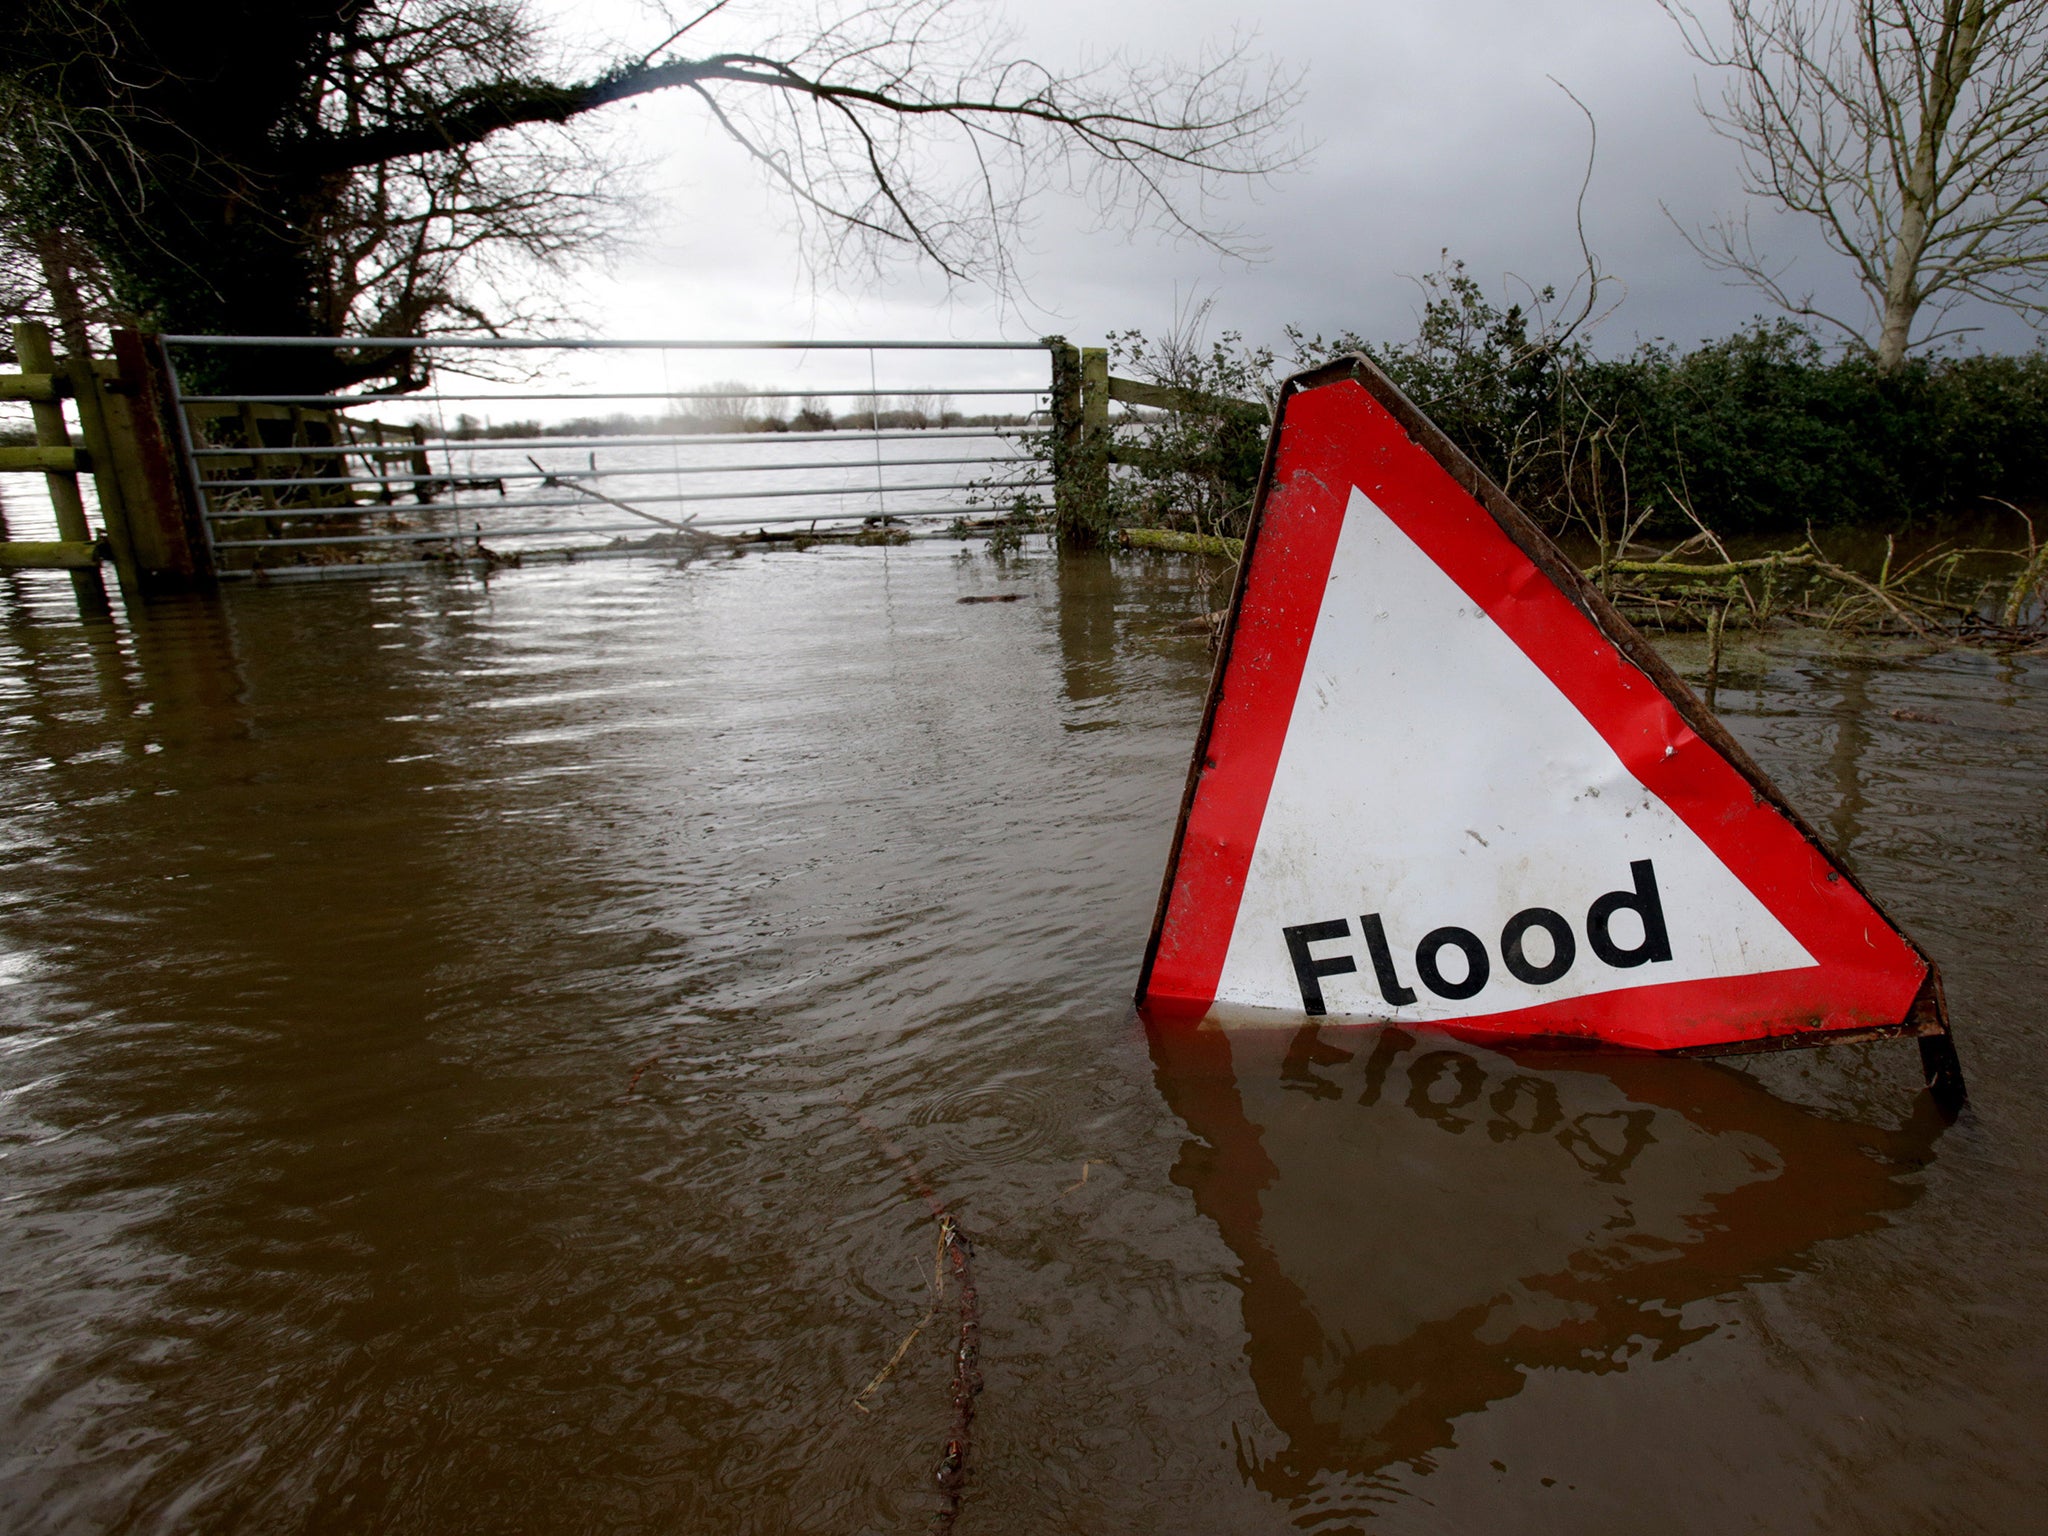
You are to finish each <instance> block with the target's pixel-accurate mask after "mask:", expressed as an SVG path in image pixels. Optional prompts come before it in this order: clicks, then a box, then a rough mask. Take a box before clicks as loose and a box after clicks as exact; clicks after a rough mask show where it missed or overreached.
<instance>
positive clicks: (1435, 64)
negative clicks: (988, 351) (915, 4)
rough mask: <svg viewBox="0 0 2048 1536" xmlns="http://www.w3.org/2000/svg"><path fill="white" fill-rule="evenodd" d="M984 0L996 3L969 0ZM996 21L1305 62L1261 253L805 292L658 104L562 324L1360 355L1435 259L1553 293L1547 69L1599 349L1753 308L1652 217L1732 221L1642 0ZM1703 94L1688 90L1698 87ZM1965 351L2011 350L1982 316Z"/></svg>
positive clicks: (2015, 341)
mask: <svg viewBox="0 0 2048 1536" xmlns="http://www.w3.org/2000/svg"><path fill="white" fill-rule="evenodd" d="M546 3H547V4H548V5H549V6H550V7H551V8H552V9H554V10H555V11H556V13H557V14H558V15H560V16H561V17H562V20H561V21H559V22H558V23H557V24H558V26H560V28H561V30H562V34H563V36H564V37H565V38H566V37H574V38H576V39H579V40H580V41H581V42H582V43H584V45H586V46H589V47H593V48H597V49H598V50H599V51H602V50H603V47H604V42H605V39H607V38H619V39H629V38H636V37H637V38H639V39H641V40H642V46H647V45H648V44H651V42H652V41H653V37H652V36H651V35H650V34H651V33H653V30H654V28H655V26H656V22H655V21H654V20H653V19H651V18H650V16H649V13H648V12H647V10H646V9H645V8H644V7H643V6H642V5H641V3H640V0H584V3H581V4H577V5H574V6H573V7H572V6H571V5H569V4H568V0H546ZM992 3H994V4H996V5H997V6H998V7H999V8H1000V7H1001V6H1002V5H1003V0H992ZM1008 14H1009V16H1010V19H1011V21H1012V23H1013V24H1014V25H1016V26H1017V27H1018V28H1019V30H1020V31H1021V32H1022V34H1023V39H1022V40H1023V45H1024V47H1025V48H1026V49H1027V50H1028V51H1029V52H1031V53H1032V54H1033V55H1035V56H1037V57H1040V58H1042V59H1044V60H1046V61H1047V62H1052V63H1059V62H1062V61H1065V60H1080V59H1082V58H1084V57H1086V56H1088V55H1090V54H1095V55H1100V54H1102V53H1104V52H1107V51H1110V50H1113V49H1123V50H1127V51H1130V52H1134V53H1140V54H1151V55H1155V56H1156V55H1162V54H1164V55H1174V54H1179V55H1182V56H1186V55H1188V54H1191V53H1192V52H1193V50H1194V48H1195V47H1196V45H1197V44H1198V42H1199V41H1200V40H1201V39H1203V38H1212V39H1213V38H1225V37H1227V36H1228V35H1229V34H1230V32H1231V29H1232V28H1233V27H1234V26H1242V25H1244V24H1245V23H1246V22H1247V20H1252V21H1255V24H1256V26H1257V29H1258V37H1257V46H1258V47H1259V49H1260V50H1262V51H1263V52H1264V53H1266V54H1268V55H1270V56H1271V57H1273V58H1274V59H1276V60H1277V61H1279V62H1281V63H1283V64H1286V65H1291V66H1300V67H1303V68H1305V69H1306V71H1307V74H1306V81H1305V97H1304V102H1303V105H1302V107H1301V110H1300V113H1299V118H1298V122H1299V127H1300V129H1301V131H1302V133H1303V135H1304V136H1305V137H1306V138H1307V139H1308V140H1310V141H1311V142H1312V144H1313V146H1314V147H1313V151H1312V153H1311V155H1310V157H1309V159H1308V161H1307V163H1306V164H1305V165H1304V167H1303V168H1302V169H1300V170H1299V171H1296V172H1293V173H1290V174H1288V175H1286V176H1284V177H1282V178H1280V179H1279V180H1277V181H1275V182H1273V183H1272V184H1270V185H1268V186H1267V187H1265V188H1264V189H1263V190H1261V191H1259V192H1258V193H1257V194H1256V195H1255V196H1254V195H1246V196H1243V197H1241V198H1240V199H1239V200H1238V201H1237V202H1236V204H1235V205H1234V206H1233V207H1231V208H1230V210H1229V211H1228V215H1227V216H1228V218H1229V219H1230V220H1231V221H1232V222H1234V223H1237V224H1239V225H1241V226H1243V227H1245V228H1246V229H1247V230H1248V231H1249V232H1251V233H1252V234H1254V235H1255V236H1256V237H1257V238H1258V239H1259V240H1260V241H1261V243H1263V244H1264V245H1265V246H1266V247H1267V248H1268V254H1267V256H1266V258H1265V259H1264V260H1262V261H1260V262H1257V263H1255V264H1252V265H1249V266H1247V265H1244V264H1242V263H1233V262H1228V261H1224V260H1221V259H1219V258H1218V257H1217V256H1216V255H1215V254H1214V253H1212V252H1208V251H1205V250H1203V249H1201V248H1199V247H1195V246H1189V245H1180V246H1176V245H1173V244H1170V243H1163V242H1161V241H1160V240H1159V239H1157V238H1155V237H1153V236H1151V235H1149V234H1141V235H1139V236H1138V237H1137V238H1136V239H1134V240H1133V239H1126V238H1124V237H1123V236H1121V235H1120V234H1118V233H1115V232H1104V231H1100V230H1095V229H1093V227H1092V226H1093V223H1094V220H1093V219H1092V217H1091V216H1090V215H1089V214H1088V213H1087V211H1086V210H1085V209H1084V208H1081V207H1079V206H1076V201H1075V200H1073V199H1068V198H1061V197H1052V198H1048V199H1046V200H1044V201H1043V202H1041V203H1040V204H1039V205H1038V207H1037V209H1036V216H1037V217H1036V221H1035V226H1034V228H1033V230H1032V232H1031V238H1030V243H1029V248H1028V249H1027V250H1026V251H1025V252H1024V253H1023V254H1022V256H1021V259H1020V265H1021V267H1022V269H1023V271H1024V273H1025V276H1026V279H1027V282H1028V285H1029V298H1030V300H1031V301H1032V302H1031V303H1028V304H1025V305H1024V306H1022V307H1021V309H1020V308H1019V307H1016V306H1012V307H1011V308H1010V309H1009V310H1008V311H1007V312H1006V311H1005V309H1004V307H1003V306H1002V304H1001V303H1000V302H999V301H998V300H997V298H996V297H995V296H994V295H991V294H989V293H987V292H980V291H974V290H968V291H962V292H955V293H953V294H952V295H950V296H949V295H948V293H947V290H946V284H945V283H944V281H943V280H942V279H941V278H940V277H939V276H938V275H937V274H935V273H933V272H931V271H929V270H928V269H919V268H917V267H914V266H910V265H905V266H903V267H900V268H898V269H896V270H895V271H893V272H892V273H891V274H890V276H889V277H888V278H887V279H886V280H884V281H881V282H875V281H872V280H869V281H847V280H840V279H831V278H828V279H826V280H825V281H824V282H822V283H814V282H813V281H812V280H811V279H810V278H809V277H807V276H806V274H805V273H804V271H803V269H802V266H801V264H800V263H799V261H798V260H797V259H796V258H795V256H794V254H793V252H792V251H791V249H790V242H789V237H788V228H787V217H786V214H787V210H786V206H785V204H784V203H783V202H782V201H780V200H779V199H778V198H777V197H776V196H775V195H774V194H773V193H772V192H771V191H770V190H769V189H768V188H767V187H766V186H765V185H764V183H763V180H762V178H761V177H760V176H759V175H758V174H757V173H756V171H755V168H754V167H753V166H752V165H751V164H750V163H749V162H748V161H747V160H746V159H745V158H744V157H743V156H742V155H741V154H739V153H738V152H737V151H736V150H734V149H733V148H731V147H730V146H729V145H727V144H725V143H724V142H723V141H722V140H721V139H720V138H719V137H718V135H717V133H716V131H715V130H714V129H712V128H711V127H710V126H709V125H708V124H707V122H706V121H705V116H704V113H703V110H702V108H701V106H700V105H699V104H697V103H696V102H694V101H692V100H690V99H688V98H687V97H686V96H683V95H680V94H671V95H669V96H666V97H658V98H650V99H647V100H645V101H643V102H641V103H639V104H638V106H637V107H636V108H633V109H619V108H614V109H610V115H611V119H612V122H611V126H610V128H609V130H608V131H612V132H617V133H618V134H620V136H621V138H622V139H623V140H624V141H625V142H627V143H629V144H630V145H631V146H632V147H633V148H634V149H635V151H636V152H639V153H643V154H648V155H651V156H653V157H654V159H653V163H652V164H651V165H650V166H649V167H648V169H647V172H646V175H645V179H644V185H645V187H646V189H647V191H648V194H649V197H648V204H647V215H646V218H645V220H644V223H643V226H642V228H641V230H640V234H639V240H640V243H639V246H638V248H637V249H636V250H634V251H633V252H631V253H630V254H629V255H628V256H627V257H626V258H625V259H623V260H622V261H621V262H620V263H619V264H618V265H617V267H616V270H615V271H613V272H612V273H610V274H598V273H592V274H589V275H588V276H587V278H586V279H585V281H584V282H583V284H582V298H583V308H584V312H585V313H586V315H587V316H588V318H589V319H590V321H591V322H592V323H593V326H594V328H596V329H598V330H600V331H603V332H608V333H610V334H613V335H649V334H668V335H678V336H737V335H755V336H760V335H812V336H819V337H828V336H882V335H889V336H919V337H929V336H956V337H994V336H1008V337H1013V338H1021V337H1030V336H1035V335H1039V334H1042V333H1045V332H1048V331H1060V332H1063V333H1065V334H1067V335H1068V336H1069V337H1071V338H1073V339H1074V340H1076V341H1084V342H1093V341H1097V340H1099V339H1100V338H1101V337H1103V336H1104V335H1105V334H1106V333H1107V332H1109V331H1111V330H1122V329H1127V328H1130V327H1134V326H1135V327H1140V328H1143V329H1147V330H1155V331H1156V330H1159V329H1162V328H1164V327H1165V326H1167V325H1168V324H1170V323H1171V321H1172V319H1173V317H1174V314H1175V310H1176V306H1177V305H1185V304H1186V303H1187V302H1188V301H1189V300H1190V298H1207V297H1213V299H1214V300H1215V307H1214V311H1213V315H1214V321H1213V324H1214V326H1215V328H1222V327H1226V326H1227V327H1235V328H1238V329H1240V330H1242V331H1244V332H1245V333H1246V334H1247V335H1248V336H1249V337H1251V338H1252V339H1254V340H1257V341H1277V340H1278V339H1279V336H1280V333H1281V328H1282V327H1283V326H1284V325H1285V324H1287V323H1288V322H1290V321H1291V322H1293V323H1295V324H1298V325H1301V326H1304V327H1306V328H1307V329H1309V330H1311V331H1314V330H1322V331H1325V332H1332V331H1336V330H1339V329H1342V328H1345V327H1351V328H1355V329H1357V330H1359V331H1360V332H1362V333H1364V334H1366V335H1368V336H1371V337H1377V338H1394V337H1399V336H1403V335H1406V334H1408V333H1410V332H1411V331H1412V328H1413V325H1414V317H1415V313H1416V309H1417V294H1416V289H1415V287H1414V285H1413V283H1412V282H1410V281H1408V275H1412V274H1418V273H1423V272H1426V271H1429V270H1430V269H1432V268H1434V267H1435V266H1436V265H1437V261H1438V252H1439V250H1440V249H1443V248H1446V247H1448V248H1449V250H1450V251H1451V252H1452V253H1453V254H1454V255H1456V256H1460V257H1462V258H1463V259H1464V260H1465V261H1466V262H1467V263H1468V264H1469V266H1470V268H1471V270H1472V271H1473V273H1474V274H1475V275H1476V276H1478V277H1479V278H1481V280H1482V281H1484V282H1485V283H1486V285H1487V286H1488V288H1489V289H1490V290H1491V291H1493V292H1495V293H1496V294H1500V293H1505V292H1507V291H1509V288H1508V277H1509V274H1516V275H1519V276H1520V277H1522V278H1526V279H1528V280H1530V281H1532V282H1535V283H1542V282H1545V281H1554V282H1558V283H1560V284H1562V283H1564V282H1568V281H1570V280H1571V277H1572V276H1573V274H1574V271H1575V269H1576V268H1577V265H1578V256H1577V249H1576V243H1575V237H1574V233H1573V226H1572V205H1573V199H1574V197H1575V195H1576V192H1577V189H1578V185H1579V181H1580V177H1581V175H1582V173H1583V170H1584V164H1585V154H1586V148H1587V138H1586V134H1587V130H1586V123H1585V119H1584V118H1583V117H1582V116H1581V115H1580V113H1579V111H1578V110H1577V109H1576V108H1575V107H1574V106H1573V105H1572V103H1571V102H1570V100H1568V99H1567V98H1566V96H1565V95H1564V94H1563V93H1562V92H1561V91H1560V90H1559V89H1558V87H1557V85H1555V84H1553V83H1552V82H1551V80H1550V79H1549V78H1547V77H1551V76H1554V77H1555V78H1556V79H1557V80H1558V81H1561V82H1562V83H1563V84H1565V85H1567V86H1569V87H1570V88H1571V90H1572V91H1573V92H1574V93H1575V94H1576V95H1577V96H1578V97H1579V98H1580V99H1581V100H1582V101H1584V102H1585V103H1586V105H1587V106H1588V107H1589V108H1590V109H1591V110H1592V112H1593V113H1594V114H1595V116H1596V118H1597V120H1598V124H1599V135H1600V138H1599V155H1598V160H1597V164H1596V166H1595V169H1594V174H1593V185H1592V190H1591V192H1590V194H1589V195H1588V198H1587V203H1586V224H1587V233H1588V236H1589V238H1590V241H1591V243H1592V246H1593V248H1594V250H1595V251H1596V252H1597V253H1598V255H1599V258H1600V260H1601V263H1602V265H1603V266H1604V268H1605V269H1606V270H1607V271H1608V272H1609V273H1611V274H1612V275H1613V276H1614V277H1616V278H1618V279H1619V280H1620V282H1621V283H1622V284H1623V285H1624V286H1625V292H1626V297H1625V299H1624V301H1623V302H1622V304H1621V306H1620V308H1619V309H1618V310H1617V311H1616V312H1615V313H1614V315H1613V316H1612V317H1611V318H1610V319H1609V320H1608V321H1607V322H1606V323H1605V325H1604V327H1603V329H1602V331H1601V333H1600V335H1599V337H1598V341H1599V344H1600V345H1601V346H1602V348H1603V350H1608V351H1616V350H1624V349H1626V348H1627V347H1629V346H1631V345H1632V344H1633V343H1634V341H1635V340H1636V339H1638V338H1648V337H1656V336H1662V337H1668V338H1670V339H1672V340H1674V341H1678V342H1681V343H1692V342H1696V341H1698V340H1700V339H1702V338H1705V337H1710V336H1718V335H1723V334H1726V333H1727V332H1728V331H1729V330H1730V329H1732V328H1734V327H1735V326H1737V325H1739V324H1741V323H1742V322H1743V321H1744V319H1745V318H1747V317H1748V316H1750V315H1752V314H1754V313H1756V312H1757V310H1758V309H1759V308H1760V307H1761V302H1760V300H1759V299H1758V297H1757V296H1755V295H1754V294H1752V293H1749V292H1747V291H1745V290H1740V289H1734V288H1730V287H1729V286H1727V285H1726V283H1725V280H1724V279H1723V278H1722V277H1720V276H1719V275H1717V274H1715V273H1713V272H1710V271H1708V270H1706V269H1705V268H1704V267H1703V266H1702V264H1701V263H1700V261H1699V259H1698V257H1697V256H1696V255H1695V254H1694V253H1693V252H1692V251H1691V250H1690V249H1689V248H1688V247H1687V245H1686V244H1685V242H1684V240H1683V239H1682V238H1681V237H1680V235H1679V233H1678V231H1677V230H1676V229H1675V228H1674V227H1673V225H1672V222H1671V220H1670V219H1667V218H1666V216H1665V214H1664V213H1663V212H1662V210H1661V209H1660V206H1659V205H1660V203H1661V204H1665V205H1668V206H1669V208H1670V210H1671V212H1672V214H1673V215H1675V217H1676V218H1677V219H1678V220H1679V221H1680V222H1681V223H1684V224H1686V225H1688V226H1691V225H1697V224H1699V223H1701V222H1703V221H1706V220H1709V219H1711V218H1713V217H1715V216H1716V215H1718V214H1721V213H1724V212H1728V211H1731V210H1739V209H1740V208H1742V207H1743V204H1744V200H1743V197H1742V193H1741V188H1740V184H1739V180H1738V173H1737V163H1736V156H1735V151H1734V149H1733V147H1732V146H1730V145H1729V144H1727V143H1726V142H1724V141H1723V140H1721V139H1719V138H1717V137H1716V136H1715V135H1714V133H1713V132H1712V130H1711V129H1710V128H1709V127H1708V125H1707V124H1706V123H1704V122H1703V121H1702V120H1701V118H1700V116H1699V113H1698V111H1697V110H1696V107H1695V89H1696V82H1697V79H1698V71H1697V68H1696V66H1695V65H1694V64H1693V63H1692V61H1691V59H1690V58H1689V57H1688V56H1687V54H1686V53H1685V51H1684V49H1683V47H1682V46H1681V45H1680V41H1679V38H1678V36H1677V33H1676V30H1675V29H1674V27H1673V26H1672V24H1671V23H1670V21H1669V20H1668V19H1667V18H1666V17H1665V16H1664V15H1663V13H1662V12H1661V11H1660V10H1659V9H1658V8H1657V6H1656V5H1655V4H1654V3H1652V0H1433V3H1432V0H1423V3H1416V0H1403V3H1395V0H1297V3H1293V4H1285V5H1276V6H1271V7H1267V8H1264V9H1263V10H1262V12H1260V13H1257V14H1255V15H1254V14H1253V13H1249V12H1248V11H1247V10H1246V9H1245V8H1243V7H1241V6H1235V5H1231V4H1228V3H1223V0H1171V3H1164V0H1126V3H1124V4H1121V5H1113V4H1104V3H1102V0H1034V3H1032V4H1031V5H1030V6H1028V7H1026V6H1023V5H1021V4H1012V5H1009V6H1008ZM1707 89H1708V90H1709V92H1712V91H1713V90H1714V89H1715V87H1714V86H1713V85H1712V83H1711V82H1709V83H1708V85H1707ZM1755 214H1756V218H1755V227H1756V228H1757V230H1758V231H1759V235H1760V240H1761V243H1764V244H1766V245H1767V246H1768V248H1769V249H1770V250H1771V251H1772V252H1773V253H1774V254H1777V255H1781V256H1783V257H1784V258H1786V259H1790V260H1796V262H1797V263H1798V265H1797V266H1796V268H1795V269H1794V276H1793V278H1792V279H1791V281H1792V282H1796V283H1798V284H1801V285H1803V286H1810V287H1813V288H1816V289H1818V290H1819V291H1820V292H1821V293H1822V294H1823V295H1827V296H1831V297H1833V298H1834V299H1836V300H1837V301H1838V303H1839V307H1840V308H1842V309H1844V310H1857V312H1858V313H1859V314H1860V309H1858V306H1859V305H1860V300H1858V299H1857V298H1856V297H1855V295H1854V294H1853V291H1851V290H1850V288H1849V286H1848V285H1847V284H1846V283H1845V282H1844V280H1843V278H1842V275H1841V269H1840V263H1839V260H1838V259H1837V258H1834V257H1832V256H1831V255H1829V254H1828V253H1827V252H1826V251H1825V249H1824V248H1823V247H1822V246H1821V245H1820V243H1819V241H1818V239H1817V238H1816V237H1815V235H1814V234H1813V232H1812V231H1811V230H1810V229H1809V228H1806V227H1804V226H1802V225H1801V224H1800V223H1798V222H1797V221H1793V220H1789V219H1786V218H1782V217H1776V218H1774V217H1773V216H1772V215H1771V213H1770V211H1769V210H1768V208H1765V207H1761V206H1760V207H1758V208H1757V209H1756V210H1755ZM1971 318H1972V319H1976V320H1980V321H1988V322H1989V325H1990V327H1991V328H1990V329H1989V330H1987V331H1986V332H1985V333H1984V335H1983V337H1982V338H1981V340H1982V341H1983V342H1984V343H1986V344H1991V345H1999V346H2016V347H2023V346H2025V345H2027V344H2028V343H2029V341H2030V340H2031V337H2030V334H2029V333H2028V332H2026V331H2025V330H2024V328H2022V327H2019V326H2018V325H2017V324H2015V323H2012V322H2010V321H2003V320H2001V319H2000V318H1999V317H1998V316H1997V315H1996V314H1995V313H1994V314H1992V315H1990V316H1983V315H1979V316H1973V317H1971Z"/></svg>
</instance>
